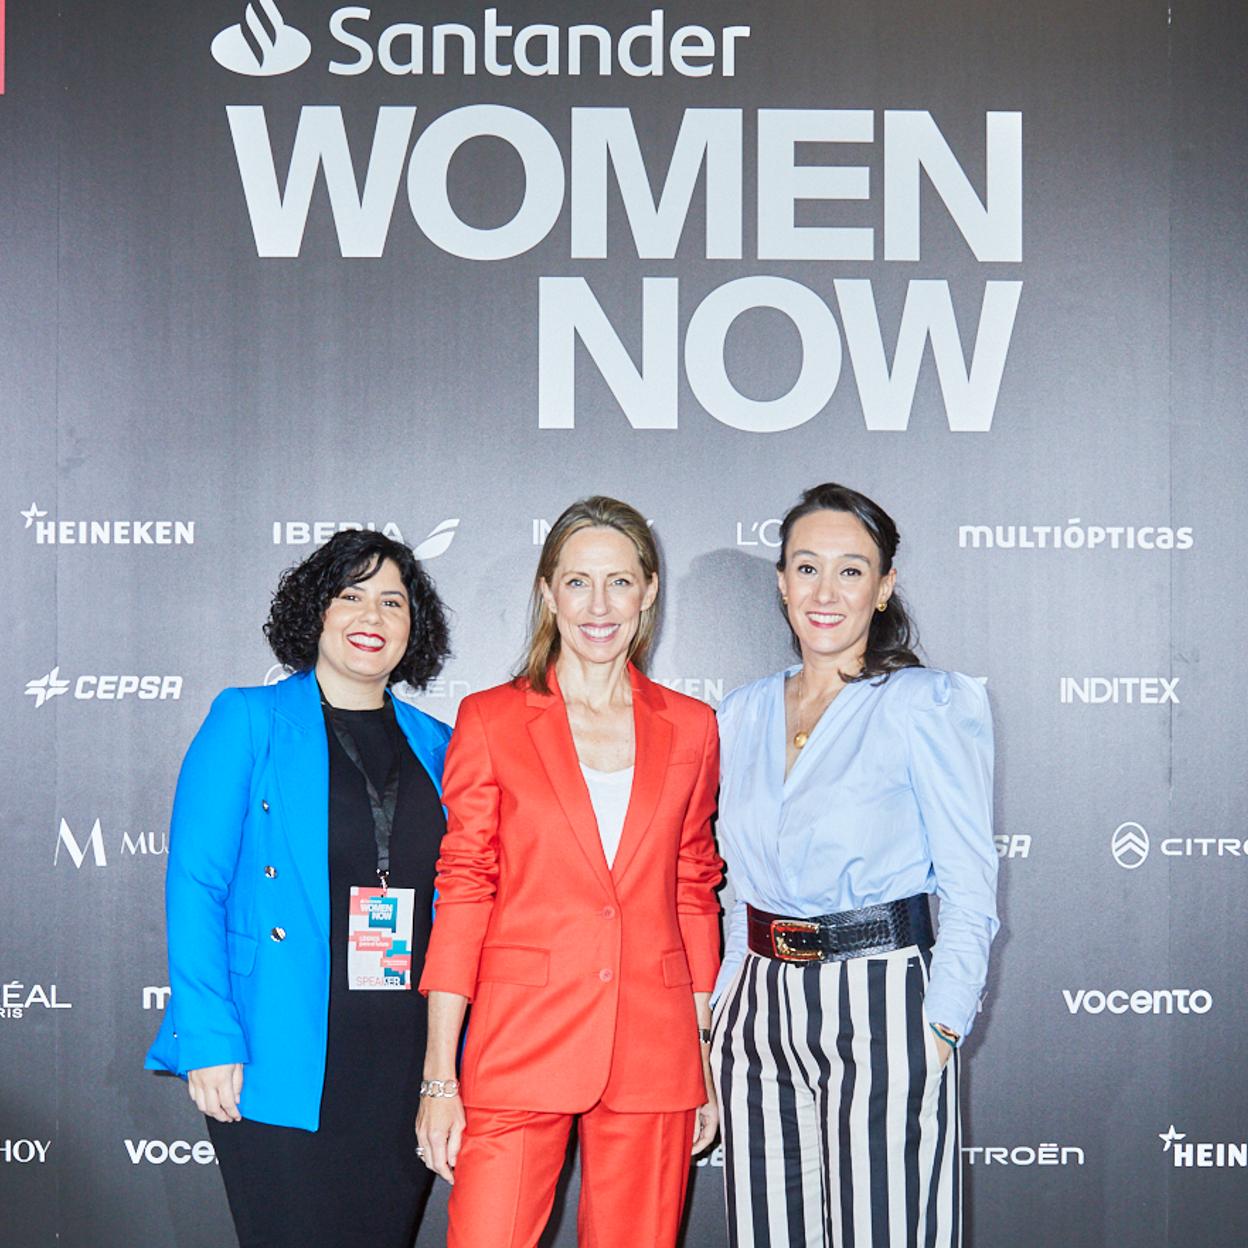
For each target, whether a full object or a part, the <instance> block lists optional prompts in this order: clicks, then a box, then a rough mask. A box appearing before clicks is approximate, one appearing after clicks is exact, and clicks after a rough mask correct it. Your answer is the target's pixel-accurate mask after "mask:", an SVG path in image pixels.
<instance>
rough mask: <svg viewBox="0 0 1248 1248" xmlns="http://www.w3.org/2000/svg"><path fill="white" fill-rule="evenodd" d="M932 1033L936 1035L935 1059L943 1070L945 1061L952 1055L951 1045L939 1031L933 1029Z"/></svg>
mask: <svg viewBox="0 0 1248 1248" xmlns="http://www.w3.org/2000/svg"><path fill="white" fill-rule="evenodd" d="M932 1034H933V1035H934V1036H935V1037H936V1060H937V1061H938V1062H940V1069H941V1070H944V1068H945V1065H946V1063H947V1062H948V1061H949V1059H950V1058H951V1057H952V1056H953V1045H951V1044H950V1043H949V1041H948V1040H946V1039H945V1038H944V1036H942V1035H941V1034H940V1033H939V1032H936V1031H934V1032H933V1033H932Z"/></svg>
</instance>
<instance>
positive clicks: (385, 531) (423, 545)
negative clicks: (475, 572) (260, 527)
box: [273, 516, 459, 559]
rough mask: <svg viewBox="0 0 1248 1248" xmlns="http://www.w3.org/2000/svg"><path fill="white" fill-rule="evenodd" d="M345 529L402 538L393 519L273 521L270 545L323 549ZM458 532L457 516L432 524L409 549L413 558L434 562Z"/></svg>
mask: <svg viewBox="0 0 1248 1248" xmlns="http://www.w3.org/2000/svg"><path fill="white" fill-rule="evenodd" d="M348 529H368V530H371V531H372V532H376V533H380V534H381V535H382V536H383V537H389V538H392V539H393V540H394V541H396V542H402V541H405V540H406V539H405V538H404V537H403V532H402V530H401V529H400V528H399V526H398V525H397V524H395V522H394V521H393V520H387V521H386V522H385V523H384V524H378V523H377V522H376V521H375V520H368V521H365V522H364V523H360V522H359V521H357V520H274V521H273V545H274V546H309V545H317V546H323V545H324V544H325V543H326V542H327V541H329V539H330V538H331V537H333V536H334V534H335V533H342V532H345V531H346V530H348ZM458 531H459V517H458V516H452V517H451V518H450V519H447V520H443V521H441V522H439V523H438V524H435V525H434V526H433V528H432V529H430V530H429V532H428V533H427V534H426V535H425V536H424V537H423V538H422V539H421V540H420V541H419V542H418V543H416V544H415V545H414V546H413V547H412V551H413V553H414V554H415V556H416V558H417V559H436V558H437V557H438V556H439V555H444V554H446V552H447V551H448V550H450V548H451V543H452V542H453V541H454V540H455V534H456V533H457V532H458Z"/></svg>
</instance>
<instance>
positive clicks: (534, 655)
mask: <svg viewBox="0 0 1248 1248" xmlns="http://www.w3.org/2000/svg"><path fill="white" fill-rule="evenodd" d="M582 529H614V530H615V531H616V532H617V533H622V534H623V535H624V536H625V537H626V538H628V540H629V541H630V542H632V544H633V549H634V550H635V551H636V552H637V561H638V563H640V564H641V570H642V573H643V574H644V575H645V578H646V584H647V585H649V584H650V583H651V582H652V581H653V580H654V578H655V577H656V576H658V574H659V548H658V544H657V543H656V542H655V540H654V534H653V533H651V532H650V526H649V525H648V524H647V523H646V519H645V517H644V516H643V515H642V514H641V513H640V512H639V511H638V510H637V509H636V508H635V507H630V506H629V505H628V504H627V503H622V502H620V500H619V499H618V498H607V497H606V495H604V494H595V495H593V496H592V497H590V498H582V499H578V500H577V501H576V502H575V503H573V504H572V506H571V507H569V508H568V509H567V510H566V511H565V512H564V513H563V515H561V516H560V517H559V519H558V520H556V521H555V522H554V524H552V525H551V526H550V532H549V533H548V534H547V535H546V541H545V542H544V543H543V544H542V553H541V557H540V558H539V559H538V561H537V571H536V573H534V576H533V593H532V598H531V599H530V602H529V639H528V645H527V647H526V652H525V658H524V663H523V665H522V666H521V669H520V671H518V672H517V673H516V678H517V679H518V680H519V679H525V680H527V681H528V683H529V688H530V689H532V690H533V691H534V692H535V693H549V692H550V685H549V684H548V683H547V680H546V672H547V669H548V668H549V667H550V665H551V663H553V662H554V660H555V658H556V657H557V656H558V654H559V626H558V624H557V623H556V622H555V616H554V612H552V611H551V610H550V609H549V608H548V607H547V606H546V602H545V600H544V599H543V598H542V582H543V581H544V582H545V583H546V584H547V585H551V584H552V582H553V581H554V579H555V572H556V570H557V569H558V567H559V559H560V557H561V556H562V554H563V548H564V546H566V545H567V543H568V539H569V538H570V537H571V536H572V535H573V534H574V533H579V532H580V531H581V530H582ZM658 623H659V600H658V598H657V596H656V598H655V600H654V602H653V603H652V604H651V605H650V606H648V607H646V608H645V609H644V610H643V611H642V613H641V620H640V621H639V622H638V624H637V632H636V633H635V634H634V635H633V640H632V644H631V645H630V646H629V650H628V659H629V662H630V663H635V664H636V665H637V666H638V667H641V666H642V665H643V664H644V663H645V661H646V654H647V653H648V651H649V649H650V646H651V643H652V642H653V641H654V634H655V631H656V629H657V628H658Z"/></svg>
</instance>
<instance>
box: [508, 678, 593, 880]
mask: <svg viewBox="0 0 1248 1248" xmlns="http://www.w3.org/2000/svg"><path fill="white" fill-rule="evenodd" d="M549 679H550V685H551V692H550V693H549V694H540V693H534V692H533V691H532V690H529V692H528V693H527V694H526V696H525V702H526V704H527V706H528V708H529V712H530V716H531V717H530V719H529V721H528V724H527V725H526V726H527V728H528V730H529V737H530V738H531V739H532V741H533V745H534V747H535V748H536V750H537V756H538V758H539V759H541V762H542V767H543V768H544V770H545V772H546V778H547V780H549V781H550V787H551V788H552V789H553V790H554V793H555V797H556V798H558V800H559V805H560V806H561V807H562V809H563V813H564V816H565V817H566V818H567V821H568V824H569V826H570V827H571V828H572V834H573V836H574V837H575V839H576V842H577V844H578V845H579V846H580V847H581V852H582V853H583V854H584V855H585V858H586V861H588V863H589V865H590V868H591V869H592V870H593V872H594V875H595V877H596V878H597V880H598V882H599V883H600V884H601V885H602V886H603V888H604V889H606V890H607V892H609V893H614V891H615V888H614V885H613V884H612V881H611V873H610V872H609V871H608V870H607V859H606V857H605V855H604V854H603V852H602V838H601V837H600V836H599V835H598V820H597V819H595V818H594V807H593V804H592V803H591V802H590V800H589V790H588V789H587V788H586V787H585V777H584V776H582V775H581V763H580V759H578V758H577V756H576V743H575V742H574V741H573V740H572V729H571V727H570V726H569V724H568V713H567V710H566V708H565V707H564V705H563V696H562V695H561V694H560V692H559V686H558V684H557V683H556V682H555V673H554V669H553V668H552V669H551V672H550V677H549Z"/></svg>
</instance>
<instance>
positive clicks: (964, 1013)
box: [713, 484, 998, 1248]
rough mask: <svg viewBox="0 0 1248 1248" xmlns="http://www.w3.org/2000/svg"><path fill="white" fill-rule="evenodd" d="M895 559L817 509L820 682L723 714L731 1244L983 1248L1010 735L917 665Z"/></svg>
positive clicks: (812, 593) (939, 675)
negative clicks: (978, 1030) (968, 1095)
mask: <svg viewBox="0 0 1248 1248" xmlns="http://www.w3.org/2000/svg"><path fill="white" fill-rule="evenodd" d="M897 543H898V536H897V529H896V526H895V525H894V524H893V521H892V520H891V518H890V517H889V516H888V515H887V513H885V512H884V511H883V510H882V509H881V508H880V507H879V506H878V505H877V504H875V503H874V502H872V501H871V500H870V499H869V498H866V497H865V496H864V495H862V494H859V493H857V492H856V491H854V490H850V489H847V488H846V487H844V486H839V485H830V484H829V485H820V486H816V487H814V488H813V489H810V490H807V491H806V493H805V494H804V495H803V496H802V501H801V502H800V503H798V504H797V505H796V506H795V507H793V508H792V509H791V510H790V511H789V513H788V514H787V515H786V516H785V518H784V521H783V524H782V526H781V549H780V559H779V562H778V565H777V567H778V572H779V584H780V596H781V599H782V602H783V604H784V610H785V616H786V619H787V621H788V624H789V628H790V629H791V630H792V633H793V638H794V643H795V646H796V648H797V650H798V651H799V653H800V655H801V663H800V664H799V665H798V666H795V667H792V668H789V669H787V670H785V671H783V672H777V673H775V674H774V675H771V676H765V677H763V679H761V680H757V681H755V682H754V683H753V684H749V685H744V686H742V687H741V688H740V689H737V690H735V691H734V692H732V693H731V694H729V695H728V697H727V698H725V700H724V702H723V704H722V706H721V707H720V711H719V724H720V742H721V758H722V771H721V781H720V799H719V837H720V849H721V852H722V853H723V855H724V857H725V859H726V860H727V862H728V868H729V879H730V880H731V882H732V884H733V887H734V889H735V895H736V904H735V906H734V908H733V910H732V913H731V915H730V918H729V926H728V939H727V948H726V952H725V956H724V963H723V969H722V971H721V972H720V977H719V981H718V984H717V986H716V990H715V997H716V1011H715V1026H714V1032H713V1044H714V1060H713V1066H714V1068H715V1070H716V1075H717V1082H718V1090H719V1097H720V1109H721V1120H722V1123H723V1130H724V1144H725V1151H726V1168H725V1174H726V1182H727V1204H728V1228H729V1240H730V1243H731V1244H732V1245H733V1248H770V1246H773V1245H774V1246H776V1248H780V1246H782V1245H784V1246H788V1248H816V1246H817V1248H825V1246H827V1245H831V1246H833V1248H842V1246H844V1248H851V1246H852V1248H953V1246H955V1245H958V1244H960V1243H961V1233H962V1232H961V1225H962V1216H961V1195H962V1194H961V1182H960V1157H961V1153H960V1144H961V1141H960V1130H959V1123H958V1051H957V1050H958V1046H959V1045H960V1044H961V1043H962V1041H963V1039H965V1037H966V1035H967V1033H968V1032H969V1031H970V1029H971V1027H972V1025H973V1023H974V1021H975V1013H976V1008H977V1004H978V1000H979V995H980V993H981V992H982V991H983V987H984V982H985V978H986V976H987V970H988V947H989V945H990V943H991V941H992V938H993V936H994V934H995V933H996V930H997V927H998V922H997V915H996V903H995V894H996V876H997V857H996V852H995V848H994V844H993V840H992V722H991V718H990V714H989V709H988V699H987V696H986V695H985V693H984V689H983V687H982V686H981V685H980V684H979V683H977V682H976V681H974V680H971V679H970V678H968V677H966V676H962V675H959V674H958V673H956V672H944V671H940V670H938V669H935V668H928V667H924V666H922V665H921V664H920V662H919V660H918V659H917V658H916V657H915V655H914V652H913V650H912V649H911V646H912V644H913V641H912V637H913V630H912V627H911V624H910V621H909V618H908V617H907V615H906V612H905V608H904V607H903V605H902V603H901V600H900V598H899V597H898V596H897V594H896V579H897V574H896V570H895V569H894V568H893V556H894V555H895V553H896V550H897ZM932 893H935V894H936V895H937V896H938V897H939V898H940V903H941V905H940V937H939V939H938V940H937V939H935V938H934V936H933V933H932V925H931V919H930V917H929V911H928V905H929V895H930V894H932Z"/></svg>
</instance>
